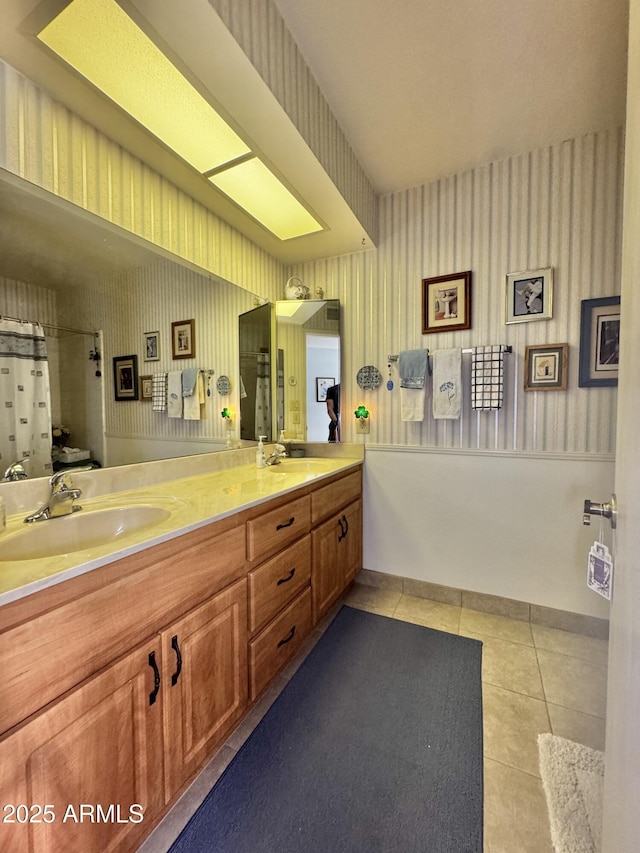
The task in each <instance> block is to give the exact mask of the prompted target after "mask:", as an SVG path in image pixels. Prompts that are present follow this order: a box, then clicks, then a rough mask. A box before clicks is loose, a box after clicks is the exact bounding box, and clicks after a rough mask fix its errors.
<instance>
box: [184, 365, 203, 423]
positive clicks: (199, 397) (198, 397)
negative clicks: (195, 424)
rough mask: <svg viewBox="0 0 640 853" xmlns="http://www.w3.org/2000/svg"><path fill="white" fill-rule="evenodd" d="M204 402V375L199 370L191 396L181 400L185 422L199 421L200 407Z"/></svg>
mask: <svg viewBox="0 0 640 853" xmlns="http://www.w3.org/2000/svg"><path fill="white" fill-rule="evenodd" d="M204 400H205V396H204V375H203V373H202V371H201V370H199V371H198V373H197V375H196V381H195V386H194V389H193V394H191V395H190V396H189V397H183V399H182V403H183V406H184V419H185V421H199V420H200V406H202V404H203V403H204Z"/></svg>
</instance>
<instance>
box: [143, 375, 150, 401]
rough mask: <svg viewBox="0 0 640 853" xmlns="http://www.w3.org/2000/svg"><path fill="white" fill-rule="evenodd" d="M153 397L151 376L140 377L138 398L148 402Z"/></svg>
mask: <svg viewBox="0 0 640 853" xmlns="http://www.w3.org/2000/svg"><path fill="white" fill-rule="evenodd" d="M152 397H153V376H141V377H140V399H141V400H143V401H144V402H150V401H151V399H152Z"/></svg>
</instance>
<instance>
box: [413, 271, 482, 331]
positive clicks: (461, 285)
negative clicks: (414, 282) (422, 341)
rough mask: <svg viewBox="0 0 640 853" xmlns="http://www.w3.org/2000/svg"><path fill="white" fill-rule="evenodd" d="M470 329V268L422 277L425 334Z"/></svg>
mask: <svg viewBox="0 0 640 853" xmlns="http://www.w3.org/2000/svg"><path fill="white" fill-rule="evenodd" d="M470 328H471V270H467V272H457V273H452V274H451V275H440V276H436V277H435V278H423V279H422V334H423V335H427V334H429V333H431V332H454V331H458V330H460V329H470Z"/></svg>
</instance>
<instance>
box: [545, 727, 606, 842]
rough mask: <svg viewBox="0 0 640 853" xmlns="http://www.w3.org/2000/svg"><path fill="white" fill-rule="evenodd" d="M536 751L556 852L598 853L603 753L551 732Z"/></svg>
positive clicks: (600, 825)
mask: <svg viewBox="0 0 640 853" xmlns="http://www.w3.org/2000/svg"><path fill="white" fill-rule="evenodd" d="M538 753H539V758H540V775H541V776H542V786H543V788H544V793H545V796H546V799H547V808H548V810H549V821H550V824H551V840H552V841H553V846H554V848H555V851H556V853H599V851H600V847H601V837H602V788H603V782H604V753H603V752H599V751H598V750H596V749H590V748H589V747H588V746H582V744H579V743H574V742H573V741H571V740H566V739H565V738H561V737H557V736H556V735H551V734H543V735H538Z"/></svg>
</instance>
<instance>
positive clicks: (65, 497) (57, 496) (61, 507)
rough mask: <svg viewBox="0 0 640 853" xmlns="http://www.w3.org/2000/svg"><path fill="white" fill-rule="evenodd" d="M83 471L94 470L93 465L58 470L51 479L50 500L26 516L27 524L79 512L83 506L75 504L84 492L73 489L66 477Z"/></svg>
mask: <svg viewBox="0 0 640 853" xmlns="http://www.w3.org/2000/svg"><path fill="white" fill-rule="evenodd" d="M82 471H93V468H92V467H91V466H89V467H86V468H73V469H72V470H70V471H58V472H57V473H56V474H54V475H53V477H52V478H51V479H50V480H49V484H50V486H51V494H50V495H49V500H48V502H47V503H46V504H45V505H44V506H42V507H40V509H39V510H37V511H36V512H33V513H31V515H28V516H27V517H26V518H25V522H27V524H29V523H31V522H32V521H46V520H47V519H49V518H59V517H60V516H62V515H71V513H72V512H78V510H81V509H82V507H81V506H78V504H74V501H75V500H77V499H78V498H79V497H80V495H81V494H82V492H81V490H80V489H72V488H70V487H69V484H68V483H67V481H66V479H65V478H66V477H69V476H71V474H78V473H80V472H82Z"/></svg>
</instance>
